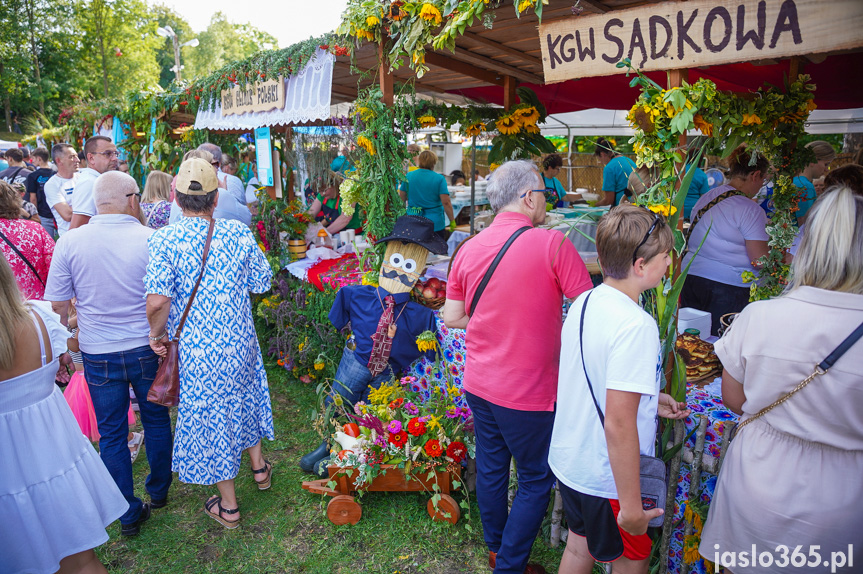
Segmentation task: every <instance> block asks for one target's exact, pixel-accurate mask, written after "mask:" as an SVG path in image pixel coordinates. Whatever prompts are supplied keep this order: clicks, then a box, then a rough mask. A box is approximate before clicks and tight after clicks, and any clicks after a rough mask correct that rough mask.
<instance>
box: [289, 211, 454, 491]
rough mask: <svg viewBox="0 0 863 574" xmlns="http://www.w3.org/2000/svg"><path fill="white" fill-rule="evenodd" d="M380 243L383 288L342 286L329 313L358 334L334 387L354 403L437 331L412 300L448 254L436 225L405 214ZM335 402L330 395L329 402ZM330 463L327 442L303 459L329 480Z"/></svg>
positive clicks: (418, 353)
mask: <svg viewBox="0 0 863 574" xmlns="http://www.w3.org/2000/svg"><path fill="white" fill-rule="evenodd" d="M380 241H382V242H386V243H387V250H386V253H385V255H384V261H383V263H382V264H381V269H380V278H379V280H378V284H379V285H380V286H379V287H372V286H369V285H349V286H346V287H342V288H341V289H340V290H339V292H338V293H337V294H336V300H335V301H334V302H333V306H332V308H331V309H330V314H329V318H330V321H331V322H332V324H333V326H335V328H336V329H341V328H343V327H344V326H345V325H347V324H348V323H350V324H351V329H352V330H353V334H354V336H353V340H354V341H355V344H353V345H352V344H351V343H350V342H349V343H348V345H347V346H345V349H344V352H343V353H342V359H341V362H340V363H339V368H338V370H337V371H336V377H335V380H336V382H335V383H334V384H333V389H334V391H335V392H337V393H338V394H339V395H341V396H342V398H343V399H344V400H345V401H347V402H349V403H351V404H354V403H357V402H359V401H363V400H366V399H367V398H368V393H369V389H370V388H378V387H379V386H380V385H381V383H383V382H385V381H388V380H390V379H393V378H394V377H395V376H396V375H398V374H399V373H401V372H402V371H403V370H404V369H406V368H407V367H408V366H409V365H410V364H411V363H413V362H414V361H415V360H416V359H418V358H419V357H420V356H421V355H423V352H421V351H420V350H419V348H418V347H417V344H416V338H417V337H418V336H419V335H420V334H421V333H422V332H423V331H434V330H435V329H436V326H435V318H434V313H433V312H432V310H431V309H429V308H427V307H423V306H422V305H420V304H419V303H414V302H412V301H411V300H410V292H411V290H412V289H413V287H414V284H416V282H417V280H419V277H420V273H422V271H423V269H425V264H426V259H427V258H428V254H429V251H431V252H432V253H437V254H444V253H446V251H447V245H446V243H445V242H444V241H443V239H442V238H441V237H440V236H439V235H437V234H436V233H435V232H434V223H432V221H431V220H429V219H427V218H425V217H421V216H418V215H404V216H402V217H399V218H398V219H397V220H396V223H395V226H394V229H393V232H392V234H390V235H389V236H388V237H384V238H383V239H381V240H380ZM331 402H332V397H331V396H328V397H326V399H325V401H324V404H325V405H328V404H329V403H331ZM328 459H329V445H328V443H327V441H326V440H325V441H323V442H322V443H321V445H320V446H319V447H318V448H316V449H315V450H313V451H312V452H310V453H308V454H307V455H305V456H304V457H302V458H301V459H300V467H301V468H302V469H303V470H304V471H306V472H313V473H316V474H319V475H321V476H325V475H326V461H327V460H328Z"/></svg>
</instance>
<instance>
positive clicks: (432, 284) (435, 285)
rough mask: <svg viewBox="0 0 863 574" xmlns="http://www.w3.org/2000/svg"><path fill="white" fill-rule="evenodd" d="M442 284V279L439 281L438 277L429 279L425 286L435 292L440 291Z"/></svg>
mask: <svg viewBox="0 0 863 574" xmlns="http://www.w3.org/2000/svg"><path fill="white" fill-rule="evenodd" d="M440 284H441V282H440V279H438V278H437V277H431V278H429V280H428V281H426V284H425V286H426V287H431V288H432V289H434V290H438V289H440Z"/></svg>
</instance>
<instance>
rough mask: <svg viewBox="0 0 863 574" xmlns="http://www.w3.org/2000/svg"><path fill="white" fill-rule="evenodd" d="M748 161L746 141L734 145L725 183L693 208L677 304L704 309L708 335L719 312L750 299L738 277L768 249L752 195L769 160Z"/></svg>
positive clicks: (764, 219) (762, 216)
mask: <svg viewBox="0 0 863 574" xmlns="http://www.w3.org/2000/svg"><path fill="white" fill-rule="evenodd" d="M750 160H751V155H750V152H749V151H748V150H747V149H746V146H745V145H743V146H740V147H739V148H737V149H736V150H734V152H733V153H732V154H731V157H730V158H729V166H730V167H729V173H728V177H729V181H728V183H727V184H726V185H720V186H719V187H715V188H713V189H711V190H710V191H709V192H708V193H706V194H704V195H702V196H701V198H700V199H699V200H698V201H697V202H696V203H695V206H694V207H693V208H692V217H691V227H690V228H689V241H688V245H689V252H688V253H687V254H686V255H685V256H684V258H683V265H684V266H685V265H687V264H688V263H689V262H690V261H692V266H691V267H690V268H689V275H688V276H687V278H686V283H685V284H684V285H683V291H682V292H681V295H680V306H681V307H693V308H695V309H700V310H702V311H707V312H709V313H710V316H711V328H710V334H712V335H716V334H717V331H718V329H719V318H720V317H722V315H725V314H726V313H737V312H740V311H742V310H743V308H744V307H745V306H746V304H747V303H749V287H748V286H747V285H746V284H744V283H743V279H742V278H741V276H742V274H743V272H744V271H755V267H754V266H753V265H752V262H753V261H757V260H758V259H759V258H760V257H762V256H763V255H766V254H767V239H768V237H767V231H766V230H765V228H766V226H767V215H765V213H764V210H762V209H761V208H760V207H759V206H758V204H757V203H755V202H754V201H752V198H753V197H755V194H756V193H758V190H759V189H761V186H762V185H763V184H764V177H765V176H766V175H767V170H768V168H769V164H768V163H767V160H766V159H765V158H764V157H763V156H758V157H757V158H756V160H755V162H754V163H752V164H751V165H750ZM702 241H703V244H702ZM699 245H701V248H700V250H699V249H698V246H699ZM696 250H697V251H698V254H697V255H696ZM693 258H694V259H693Z"/></svg>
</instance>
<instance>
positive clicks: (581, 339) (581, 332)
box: [578, 291, 605, 428]
mask: <svg viewBox="0 0 863 574" xmlns="http://www.w3.org/2000/svg"><path fill="white" fill-rule="evenodd" d="M591 295H593V291H591V292H590V293H588V294H587V297H585V298H584V305H582V306H581V322H580V323H579V325H578V346H579V350H580V351H581V368H582V369H584V378H585V379H587V388H589V389H590V396H591V398H592V399H593V406H595V407H596V414H598V415H599V422H600V424H601V425H602V428H605V415H603V414H602V409H600V408H599V401H597V400H596V394H594V392H593V385H592V384H590V375H588V374H587V365H586V364H585V363H584V311H585V309H587V302H588V301H590V296H591Z"/></svg>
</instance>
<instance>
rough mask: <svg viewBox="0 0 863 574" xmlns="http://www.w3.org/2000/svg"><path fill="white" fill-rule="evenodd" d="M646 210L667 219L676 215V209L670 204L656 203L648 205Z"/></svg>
mask: <svg viewBox="0 0 863 574" xmlns="http://www.w3.org/2000/svg"><path fill="white" fill-rule="evenodd" d="M647 209H649V210H650V211H652V212H654V213H658V214H659V215H662V216H665V217H668V216H669V215H674V214H675V213H677V208H676V207H674V206H673V205H671V204H670V203H663V204H660V203H657V204H654V205H648V206H647Z"/></svg>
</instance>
